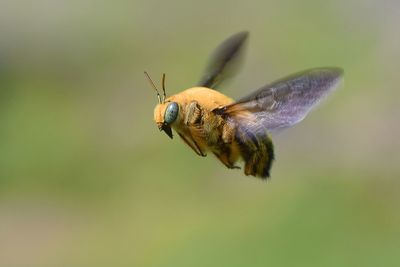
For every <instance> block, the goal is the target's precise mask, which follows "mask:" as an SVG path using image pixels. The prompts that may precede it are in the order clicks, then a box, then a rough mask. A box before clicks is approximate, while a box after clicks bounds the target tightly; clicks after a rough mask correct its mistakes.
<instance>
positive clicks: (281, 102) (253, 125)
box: [216, 67, 343, 134]
mask: <svg viewBox="0 0 400 267" xmlns="http://www.w3.org/2000/svg"><path fill="white" fill-rule="evenodd" d="M342 76H343V70H342V69H340V68H333V67H327V68H316V69H310V70H306V71H302V72H299V73H296V74H293V75H291V76H288V77H286V78H283V79H281V80H278V81H276V82H273V83H271V84H268V85H266V86H264V87H262V88H260V89H259V90H257V91H256V92H254V93H252V94H250V95H248V96H246V97H244V98H242V99H240V100H239V101H237V102H235V103H234V104H231V105H228V106H225V107H222V108H220V109H219V110H217V111H216V112H217V113H219V114H225V115H227V116H228V117H229V118H230V119H233V120H234V121H235V122H236V123H239V124H240V125H242V126H245V127H248V131H249V132H253V133H254V134H258V133H262V132H265V131H266V130H267V131H272V132H273V131H277V130H280V129H283V128H287V127H290V126H292V125H294V124H296V123H298V122H300V121H301V120H303V119H304V118H305V116H306V115H307V114H308V113H309V112H310V111H311V110H312V109H313V108H314V107H315V106H316V105H317V104H318V103H320V102H321V100H323V99H324V98H325V97H327V96H328V95H329V93H331V92H332V91H334V90H335V88H336V87H337V85H338V84H339V82H340V81H341V79H342Z"/></svg>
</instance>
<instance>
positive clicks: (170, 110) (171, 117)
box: [164, 102, 179, 124]
mask: <svg viewBox="0 0 400 267" xmlns="http://www.w3.org/2000/svg"><path fill="white" fill-rule="evenodd" d="M178 112H179V106H178V104H177V103H176V102H171V103H169V104H168V106H167V109H166V110H165V114H164V121H165V123H166V124H171V123H173V122H174V121H175V120H176V118H177V117H178Z"/></svg>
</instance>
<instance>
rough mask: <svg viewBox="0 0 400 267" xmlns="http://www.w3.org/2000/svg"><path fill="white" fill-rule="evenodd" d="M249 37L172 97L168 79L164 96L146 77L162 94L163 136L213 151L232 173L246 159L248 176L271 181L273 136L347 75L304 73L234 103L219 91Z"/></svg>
mask: <svg viewBox="0 0 400 267" xmlns="http://www.w3.org/2000/svg"><path fill="white" fill-rule="evenodd" d="M247 37H248V32H239V33H237V34H234V35H232V36H231V37H229V38H228V39H226V40H225V41H224V42H222V43H221V44H220V45H219V46H218V47H217V48H216V50H215V51H214V53H213V54H212V56H211V57H210V59H209V63H208V65H207V66H206V68H205V71H204V74H203V76H202V78H201V79H200V82H199V83H198V85H197V86H196V87H192V88H189V89H186V90H184V91H182V92H180V93H178V94H175V95H172V96H170V97H167V96H166V92H165V74H164V75H163V76H162V89H163V96H162V97H161V95H160V93H159V91H158V90H157V88H156V86H155V85H154V82H153V81H152V80H151V78H150V77H149V75H148V74H147V72H145V75H146V76H147V78H148V80H149V82H150V83H151V85H152V87H153V88H154V89H155V90H156V92H157V96H158V104H157V106H156V107H155V109H154V120H155V122H156V123H157V125H158V128H159V130H160V131H164V132H165V133H166V134H167V135H168V136H169V137H170V138H172V137H173V134H172V129H174V131H175V132H176V133H177V134H178V135H179V137H180V138H182V140H183V141H184V142H185V143H186V144H187V145H188V146H189V147H191V148H192V149H193V151H194V152H195V153H196V154H198V155H199V156H202V157H205V156H206V153H207V152H212V153H213V154H214V155H215V156H216V157H217V158H218V159H219V160H220V161H221V162H222V163H223V164H224V165H225V166H226V167H228V168H230V169H236V168H240V167H239V166H237V165H236V163H237V162H238V161H239V160H240V159H242V160H243V161H244V173H245V174H246V175H252V176H256V177H261V178H263V179H266V178H267V177H269V176H270V169H271V164H272V161H273V160H274V148H273V143H272V140H271V137H270V133H271V132H275V131H278V130H281V129H284V128H287V127H290V126H293V125H294V124H296V123H298V122H300V121H301V120H303V119H304V117H305V116H306V115H307V114H308V113H309V112H310V110H311V109H312V108H314V107H315V106H316V105H317V104H318V103H319V102H320V101H321V100H322V99H323V98H325V97H326V96H327V95H329V93H331V92H332V91H333V90H334V89H335V88H336V87H337V85H338V84H339V82H340V81H341V79H342V76H343V70H342V69H340V68H336V67H324V68H314V69H309V70H305V71H302V72H299V73H296V74H292V75H290V76H288V77H285V78H283V79H280V80H278V81H275V82H272V83H270V84H267V85H265V86H263V87H261V88H260V89H258V90H256V91H255V92H253V93H251V94H249V95H248V96H245V97H243V98H241V99H239V100H238V101H234V100H233V99H231V98H229V97H227V96H225V95H223V94H221V93H220V92H218V91H216V88H217V87H218V85H219V84H220V83H221V82H222V81H223V80H224V79H225V78H227V77H229V76H232V75H233V74H234V73H235V72H236V70H237V68H236V66H237V62H238V58H240V55H241V51H243V47H244V44H245V43H246V40H247V39H248V38H247Z"/></svg>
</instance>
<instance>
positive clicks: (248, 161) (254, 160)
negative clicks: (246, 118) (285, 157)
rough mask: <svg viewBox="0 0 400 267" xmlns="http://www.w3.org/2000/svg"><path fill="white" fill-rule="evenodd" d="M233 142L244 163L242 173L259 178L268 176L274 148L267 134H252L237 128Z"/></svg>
mask: <svg viewBox="0 0 400 267" xmlns="http://www.w3.org/2000/svg"><path fill="white" fill-rule="evenodd" d="M235 141H236V143H237V144H238V146H239V150H240V154H241V156H242V158H243V160H244V161H245V168H244V173H245V174H246V175H252V176H256V177H261V178H264V179H265V178H268V177H269V176H270V169H271V165H272V161H273V160H274V147H273V144H272V140H271V138H270V137H269V135H268V133H267V132H266V131H265V132H263V133H253V132H251V131H249V129H246V128H245V127H240V126H239V127H238V128H237V130H236V134H235Z"/></svg>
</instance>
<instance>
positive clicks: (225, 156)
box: [213, 147, 240, 169]
mask: <svg viewBox="0 0 400 267" xmlns="http://www.w3.org/2000/svg"><path fill="white" fill-rule="evenodd" d="M213 153H214V155H215V156H216V157H217V158H218V159H219V160H220V161H221V162H222V164H224V165H225V166H226V167H227V168H228V169H240V167H239V166H236V165H235V164H234V163H233V162H232V161H231V159H230V157H231V153H230V149H229V148H228V147H225V149H224V150H223V151H219V152H216V151H214V152H213Z"/></svg>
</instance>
